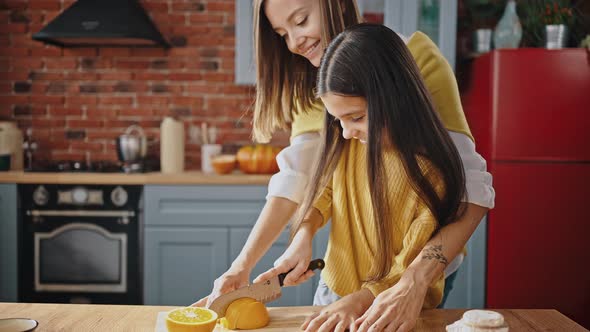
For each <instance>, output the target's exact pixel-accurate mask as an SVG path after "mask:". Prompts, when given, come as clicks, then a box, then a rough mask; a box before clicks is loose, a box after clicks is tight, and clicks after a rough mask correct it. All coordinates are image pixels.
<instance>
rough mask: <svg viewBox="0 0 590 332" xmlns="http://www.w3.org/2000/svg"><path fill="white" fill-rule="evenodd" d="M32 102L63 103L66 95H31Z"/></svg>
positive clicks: (45, 103) (44, 103)
mask: <svg viewBox="0 0 590 332" xmlns="http://www.w3.org/2000/svg"><path fill="white" fill-rule="evenodd" d="M31 103H33V104H38V105H63V103H64V97H62V96H39V95H36V96H31Z"/></svg>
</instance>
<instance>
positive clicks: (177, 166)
mask: <svg viewBox="0 0 590 332" xmlns="http://www.w3.org/2000/svg"><path fill="white" fill-rule="evenodd" d="M160 131H161V132H160V168H161V170H162V173H180V172H182V171H184V123H183V122H182V121H180V120H175V119H173V118H171V117H166V118H164V120H163V121H162V125H161V126H160Z"/></svg>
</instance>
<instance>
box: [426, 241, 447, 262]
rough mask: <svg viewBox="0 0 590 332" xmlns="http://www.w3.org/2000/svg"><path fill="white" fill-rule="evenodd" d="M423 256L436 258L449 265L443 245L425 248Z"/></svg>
mask: <svg viewBox="0 0 590 332" xmlns="http://www.w3.org/2000/svg"><path fill="white" fill-rule="evenodd" d="M422 258H425V259H434V260H436V261H438V262H439V263H442V264H444V265H445V266H447V265H449V261H448V260H447V258H446V257H445V255H443V252H442V245H438V246H430V247H427V248H424V255H423V256H422Z"/></svg>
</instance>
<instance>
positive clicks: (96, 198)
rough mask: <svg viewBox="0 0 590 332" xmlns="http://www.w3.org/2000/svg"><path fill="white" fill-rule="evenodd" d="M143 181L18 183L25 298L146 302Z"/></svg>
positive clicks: (20, 280) (20, 284)
mask: <svg viewBox="0 0 590 332" xmlns="http://www.w3.org/2000/svg"><path fill="white" fill-rule="evenodd" d="M141 202H142V186H132V185H61V184H60V185H56V184H23V185H19V219H20V222H19V233H18V234H19V235H18V236H19V238H18V243H19V245H18V247H19V255H18V259H19V271H18V273H19V278H18V298H19V301H21V302H55V303H110V304H142V303H143V300H142V298H143V296H142V285H143V283H142V241H141V239H142V218H141V208H140V207H141Z"/></svg>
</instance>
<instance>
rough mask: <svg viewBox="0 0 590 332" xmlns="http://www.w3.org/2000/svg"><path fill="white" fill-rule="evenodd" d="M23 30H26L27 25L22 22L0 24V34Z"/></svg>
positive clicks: (21, 31) (23, 31) (22, 31)
mask: <svg viewBox="0 0 590 332" xmlns="http://www.w3.org/2000/svg"><path fill="white" fill-rule="evenodd" d="M25 32H27V25H26V24H24V23H9V24H0V33H2V34H9V33H25Z"/></svg>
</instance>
